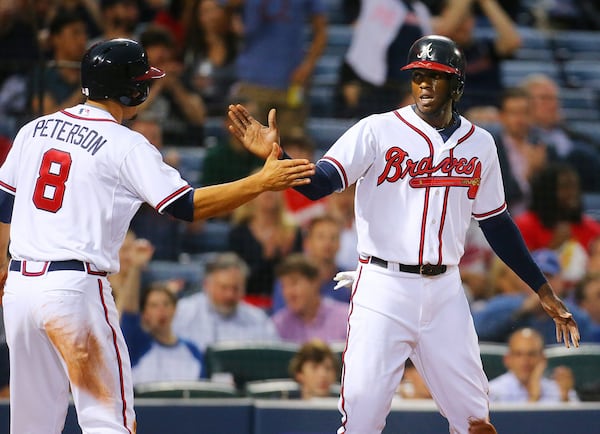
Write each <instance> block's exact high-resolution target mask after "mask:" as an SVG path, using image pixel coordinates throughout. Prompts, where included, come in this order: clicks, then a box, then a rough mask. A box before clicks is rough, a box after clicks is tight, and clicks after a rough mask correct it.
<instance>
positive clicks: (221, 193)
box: [194, 143, 315, 220]
mask: <svg viewBox="0 0 600 434" xmlns="http://www.w3.org/2000/svg"><path fill="white" fill-rule="evenodd" d="M270 149H271V152H270V154H269V156H268V158H267V161H266V162H265V165H264V166H263V168H262V169H261V170H260V171H259V172H257V173H255V174H253V175H250V176H248V177H246V178H243V179H240V180H238V181H234V182H229V183H226V184H220V185H211V186H208V187H201V188H198V189H196V191H195V192H194V220H200V219H206V218H208V217H212V216H215V215H218V214H222V213H226V212H230V211H232V210H233V209H234V208H236V207H238V206H240V205H242V204H243V203H246V202H248V201H250V200H252V199H254V198H255V197H256V196H258V195H259V194H260V193H262V192H264V191H269V190H270V191H278V190H284V189H286V188H289V187H298V186H301V185H306V184H309V183H310V179H309V177H310V176H312V175H314V173H315V165H314V164H313V163H311V162H310V161H308V160H305V159H295V160H290V159H285V160H279V159H278V157H279V154H280V153H281V148H280V147H279V145H278V144H277V143H271V148H270Z"/></svg>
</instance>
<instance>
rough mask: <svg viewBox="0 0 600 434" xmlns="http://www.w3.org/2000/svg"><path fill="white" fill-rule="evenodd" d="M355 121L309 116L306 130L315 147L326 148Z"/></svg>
mask: <svg viewBox="0 0 600 434" xmlns="http://www.w3.org/2000/svg"><path fill="white" fill-rule="evenodd" d="M355 123H356V119H341V118H310V119H309V120H308V123H307V131H308V135H309V136H310V137H311V138H312V139H313V141H314V142H315V144H316V146H317V148H320V149H328V148H329V147H330V146H331V145H333V143H334V142H335V141H336V140H337V139H338V138H339V137H340V136H341V135H342V134H343V133H344V132H345V131H346V130H347V129H348V128H350V127H351V126H352V125H354V124H355Z"/></svg>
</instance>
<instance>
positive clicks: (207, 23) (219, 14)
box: [184, 0, 240, 117]
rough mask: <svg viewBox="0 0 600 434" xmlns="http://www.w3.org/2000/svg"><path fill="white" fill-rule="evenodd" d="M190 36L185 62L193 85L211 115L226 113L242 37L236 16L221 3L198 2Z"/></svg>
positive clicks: (190, 19) (191, 21)
mask: <svg viewBox="0 0 600 434" xmlns="http://www.w3.org/2000/svg"><path fill="white" fill-rule="evenodd" d="M187 18H188V20H189V24H188V31H187V36H186V47H185V53H184V54H185V57H184V62H185V65H186V69H187V74H189V75H190V82H191V84H192V87H193V89H194V90H196V91H197V92H198V93H199V94H200V96H201V97H202V99H203V100H204V103H205V105H206V112H207V115H208V116H219V117H221V116H223V115H224V114H225V113H226V111H227V110H226V108H227V105H226V104H227V102H228V97H229V93H230V88H231V86H232V85H233V83H235V81H236V79H237V72H236V67H235V61H236V58H237V55H238V51H239V42H240V41H239V39H240V37H239V35H238V34H237V33H236V31H235V30H234V24H233V20H234V14H233V12H232V10H231V9H228V8H224V7H222V6H221V5H220V4H219V2H218V1H217V0H195V1H194V3H193V9H192V11H191V13H190V15H189V17H187Z"/></svg>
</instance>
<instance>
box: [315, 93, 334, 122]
mask: <svg viewBox="0 0 600 434" xmlns="http://www.w3.org/2000/svg"><path fill="white" fill-rule="evenodd" d="M334 97H335V88H334V87H333V86H313V87H312V88H311V89H310V91H309V104H310V115H311V116H314V117H330V116H333V114H334V110H335V102H334Z"/></svg>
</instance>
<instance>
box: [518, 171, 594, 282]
mask: <svg viewBox="0 0 600 434" xmlns="http://www.w3.org/2000/svg"><path fill="white" fill-rule="evenodd" d="M515 223H516V224H517V226H518V227H519V229H520V230H521V233H522V234H523V239H524V240H525V244H527V247H528V248H529V250H537V249H542V248H548V249H552V250H555V251H556V252H558V253H559V255H560V262H561V266H562V270H563V271H562V274H563V278H564V279H566V281H567V283H569V284H574V283H576V282H577V281H578V280H580V279H581V278H583V276H584V274H585V271H586V262H587V258H588V253H587V252H588V251H589V248H590V245H591V242H592V241H593V240H595V239H596V238H597V237H598V235H600V223H598V222H597V221H595V220H594V219H593V218H591V217H590V216H588V215H587V214H585V213H584V212H583V202H582V194H581V188H580V180H579V175H578V173H577V172H576V171H575V170H574V169H573V168H572V167H570V166H568V165H565V164H551V165H549V166H548V167H546V168H545V169H543V170H542V171H541V172H540V173H538V174H537V176H536V177H534V179H533V180H532V183H531V204H530V206H529V210H528V211H527V212H525V213H523V214H521V215H519V216H517V217H516V218H515Z"/></svg>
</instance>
